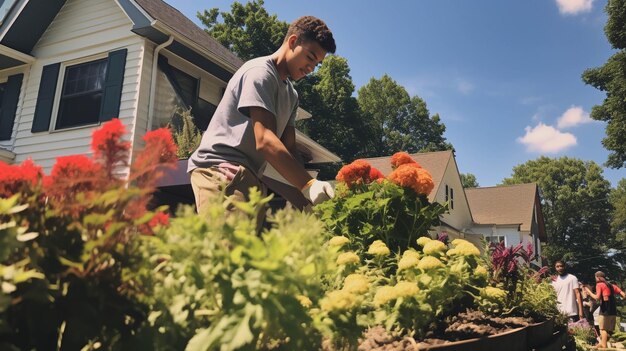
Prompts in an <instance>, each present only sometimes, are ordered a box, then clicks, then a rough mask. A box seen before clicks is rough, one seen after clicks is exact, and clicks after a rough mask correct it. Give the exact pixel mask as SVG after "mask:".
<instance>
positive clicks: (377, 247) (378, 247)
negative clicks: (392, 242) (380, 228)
mask: <svg viewBox="0 0 626 351" xmlns="http://www.w3.org/2000/svg"><path fill="white" fill-rule="evenodd" d="M367 253H368V254H370V255H376V256H387V255H389V253H390V251H389V248H388V247H387V245H385V243H384V242H382V240H376V241H374V242H373V243H372V245H370V247H369V249H368V250H367Z"/></svg>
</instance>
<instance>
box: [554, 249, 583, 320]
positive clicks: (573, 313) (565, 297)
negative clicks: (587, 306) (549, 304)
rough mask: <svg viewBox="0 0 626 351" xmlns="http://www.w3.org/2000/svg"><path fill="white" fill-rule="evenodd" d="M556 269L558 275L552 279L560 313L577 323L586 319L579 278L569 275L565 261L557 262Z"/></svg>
mask: <svg viewBox="0 0 626 351" xmlns="http://www.w3.org/2000/svg"><path fill="white" fill-rule="evenodd" d="M554 268H555V269H556V272H557V274H558V275H557V276H556V277H553V278H552V286H553V287H554V290H555V291H556V299H557V301H558V303H559V304H558V308H559V311H561V313H563V314H564V315H566V316H567V317H569V319H570V320H571V321H574V322H576V321H578V320H579V319H582V318H583V317H584V316H583V305H582V298H581V296H580V286H579V284H578V278H576V276H574V275H573V274H569V273H567V271H566V269H567V265H566V264H565V262H563V261H556V263H555V264H554Z"/></svg>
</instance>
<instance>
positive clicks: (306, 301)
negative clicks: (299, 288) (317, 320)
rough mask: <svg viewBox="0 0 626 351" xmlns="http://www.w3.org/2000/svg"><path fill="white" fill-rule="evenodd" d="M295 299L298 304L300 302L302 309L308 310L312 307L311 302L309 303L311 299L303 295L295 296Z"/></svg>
mask: <svg viewBox="0 0 626 351" xmlns="http://www.w3.org/2000/svg"><path fill="white" fill-rule="evenodd" d="M296 299H298V302H300V304H301V305H302V306H303V307H306V308H309V307H311V305H313V302H312V301H311V299H309V298H308V297H306V296H304V295H298V296H296Z"/></svg>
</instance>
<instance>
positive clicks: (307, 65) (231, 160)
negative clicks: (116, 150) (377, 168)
mask: <svg viewBox="0 0 626 351" xmlns="http://www.w3.org/2000/svg"><path fill="white" fill-rule="evenodd" d="M335 49H336V46H335V40H334V38H333V34H332V32H331V31H330V29H328V27H327V26H326V24H325V23H324V22H323V21H322V20H320V19H318V18H316V17H313V16H304V17H300V18H298V19H297V20H295V21H294V22H293V23H292V24H291V25H290V26H289V29H288V31H287V35H286V36H285V39H284V41H283V43H282V45H281V47H280V48H279V49H278V50H277V51H276V52H275V53H273V54H272V55H270V56H264V57H259V58H256V59H252V60H250V61H248V62H246V63H245V64H244V65H243V66H241V68H239V70H237V72H235V74H234V75H233V77H232V78H231V79H230V81H229V82H228V85H227V87H226V90H225V92H224V96H223V97H222V100H221V101H220V103H219V105H218V106H217V110H216V111H215V114H214V115H213V118H212V119H211V122H210V123H209V126H208V128H207V130H206V131H205V132H204V135H203V136H202V141H201V143H200V146H199V147H198V149H197V150H196V151H195V152H194V153H193V155H191V157H190V158H189V163H188V168H187V171H188V172H189V173H190V174H191V185H192V188H193V192H194V196H195V199H196V207H197V209H198V212H201V211H202V210H203V209H204V206H205V205H206V201H207V198H208V197H209V196H211V194H215V193H219V192H221V191H224V192H225V194H226V196H230V197H235V198H237V199H239V200H248V199H249V197H248V194H249V189H250V188H251V187H253V186H254V187H257V188H258V189H259V190H261V191H262V192H265V186H264V185H263V184H262V183H261V181H260V177H261V175H262V174H263V170H264V169H265V166H266V164H267V163H268V162H269V163H270V164H271V165H272V166H273V167H274V168H275V169H276V170H277V171H278V173H280V174H281V175H282V176H283V177H284V178H285V179H287V180H288V181H289V182H290V183H291V184H293V185H294V186H295V187H297V188H298V189H300V190H301V191H302V193H303V195H304V196H305V197H306V198H307V199H308V200H309V201H310V202H311V203H312V204H314V205H315V204H318V203H320V202H323V201H325V200H328V199H330V198H332V197H333V196H334V191H333V188H332V186H331V185H330V184H329V183H328V182H323V181H319V180H316V179H314V178H312V177H311V176H310V175H309V174H308V173H307V171H306V170H305V168H304V166H303V165H302V164H300V163H299V162H298V161H297V160H296V158H295V157H294V155H296V139H295V127H294V125H295V124H294V122H295V117H296V111H297V109H298V94H297V93H296V91H295V89H294V87H293V85H292V83H291V81H292V80H293V81H296V80H299V79H301V78H303V77H304V76H306V75H307V74H309V73H311V72H312V71H313V70H314V69H315V67H316V66H317V65H318V64H319V63H321V62H322V60H323V59H324V57H325V56H326V54H327V53H329V52H330V53H334V52H335Z"/></svg>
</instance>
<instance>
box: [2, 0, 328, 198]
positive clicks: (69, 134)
mask: <svg viewBox="0 0 626 351" xmlns="http://www.w3.org/2000/svg"><path fill="white" fill-rule="evenodd" d="M0 16H2V19H1V23H0V104H1V105H0V160H2V161H4V162H8V163H21V162H22V161H24V160H25V159H27V158H32V159H33V161H34V162H35V163H37V164H39V165H41V166H42V167H43V168H44V170H45V171H49V170H50V169H51V167H52V165H53V164H54V163H55V159H56V157H58V156H65V155H73V154H89V153H90V148H89V147H90V140H91V133H92V131H93V129H94V128H95V127H98V126H99V125H100V124H101V123H103V122H105V121H107V120H110V119H111V118H114V117H117V118H119V119H120V120H121V121H122V123H124V124H125V125H126V127H127V130H128V131H129V133H130V137H129V141H130V142H131V150H132V151H133V152H134V150H137V149H140V148H141V146H142V136H143V135H144V134H145V133H146V132H147V131H149V130H152V129H156V128H159V127H162V126H164V125H166V124H167V123H168V122H169V121H170V118H171V116H172V114H173V113H174V111H175V110H176V109H177V108H178V107H184V108H191V110H192V113H193V115H194V123H195V124H196V125H197V127H198V128H199V129H200V130H202V131H203V130H204V129H205V128H206V126H207V125H208V123H209V120H210V117H211V116H212V114H213V112H214V111H215V108H216V105H217V104H218V103H219V101H220V99H221V96H222V94H223V90H224V88H225V87H226V84H227V82H228V80H229V79H230V77H232V75H233V73H234V72H235V71H236V70H237V68H238V67H240V66H241V65H242V64H243V62H242V61H241V60H240V59H239V58H238V57H237V56H235V55H234V54H233V53H232V52H230V51H229V50H228V49H227V48H225V47H224V46H222V45H221V44H220V43H218V42H217V41H216V40H214V39H213V38H212V37H211V36H210V35H208V34H207V33H206V32H205V31H204V30H202V29H200V28H199V27H198V26H196V25H195V24H194V23H193V22H192V21H191V20H189V19H188V18H186V17H185V16H184V15H183V14H181V13H180V12H179V11H178V10H176V9H174V8H173V7H171V6H169V5H168V4H166V3H165V2H163V1H162V0H5V1H3V2H1V5H0ZM308 117H310V114H308V113H307V112H306V111H303V110H299V113H298V118H308ZM297 143H298V149H299V150H300V151H301V153H302V154H303V158H304V159H307V160H310V163H311V164H315V163H323V162H338V161H340V159H339V158H338V157H337V156H336V155H334V154H332V153H331V152H330V151H328V150H326V149H324V148H323V147H322V146H320V145H319V144H317V143H316V142H315V141H313V140H311V139H309V138H307V137H306V136H304V135H303V134H301V133H298V134H297ZM131 157H132V155H131ZM181 170H182V168H181ZM267 175H268V182H274V183H276V184H274V183H272V184H274V185H276V186H277V187H278V188H279V189H280V191H283V192H286V193H289V191H290V189H289V186H288V185H287V184H285V183H286V181H285V180H284V179H282V178H280V177H277V175H276V172H275V171H273V170H271V169H269V170H268V173H267ZM188 183H189V179H188V177H187V176H186V175H185V174H184V170H183V171H182V174H178V175H174V176H172V177H170V178H169V179H168V180H165V181H164V182H163V183H162V184H161V190H162V194H165V195H166V196H167V195H168V194H169V195H171V196H179V197H181V198H180V199H178V200H185V201H183V202H190V201H192V199H189V195H190V194H191V190H190V187H189V184H188ZM297 195H301V194H299V192H298V194H297Z"/></svg>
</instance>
